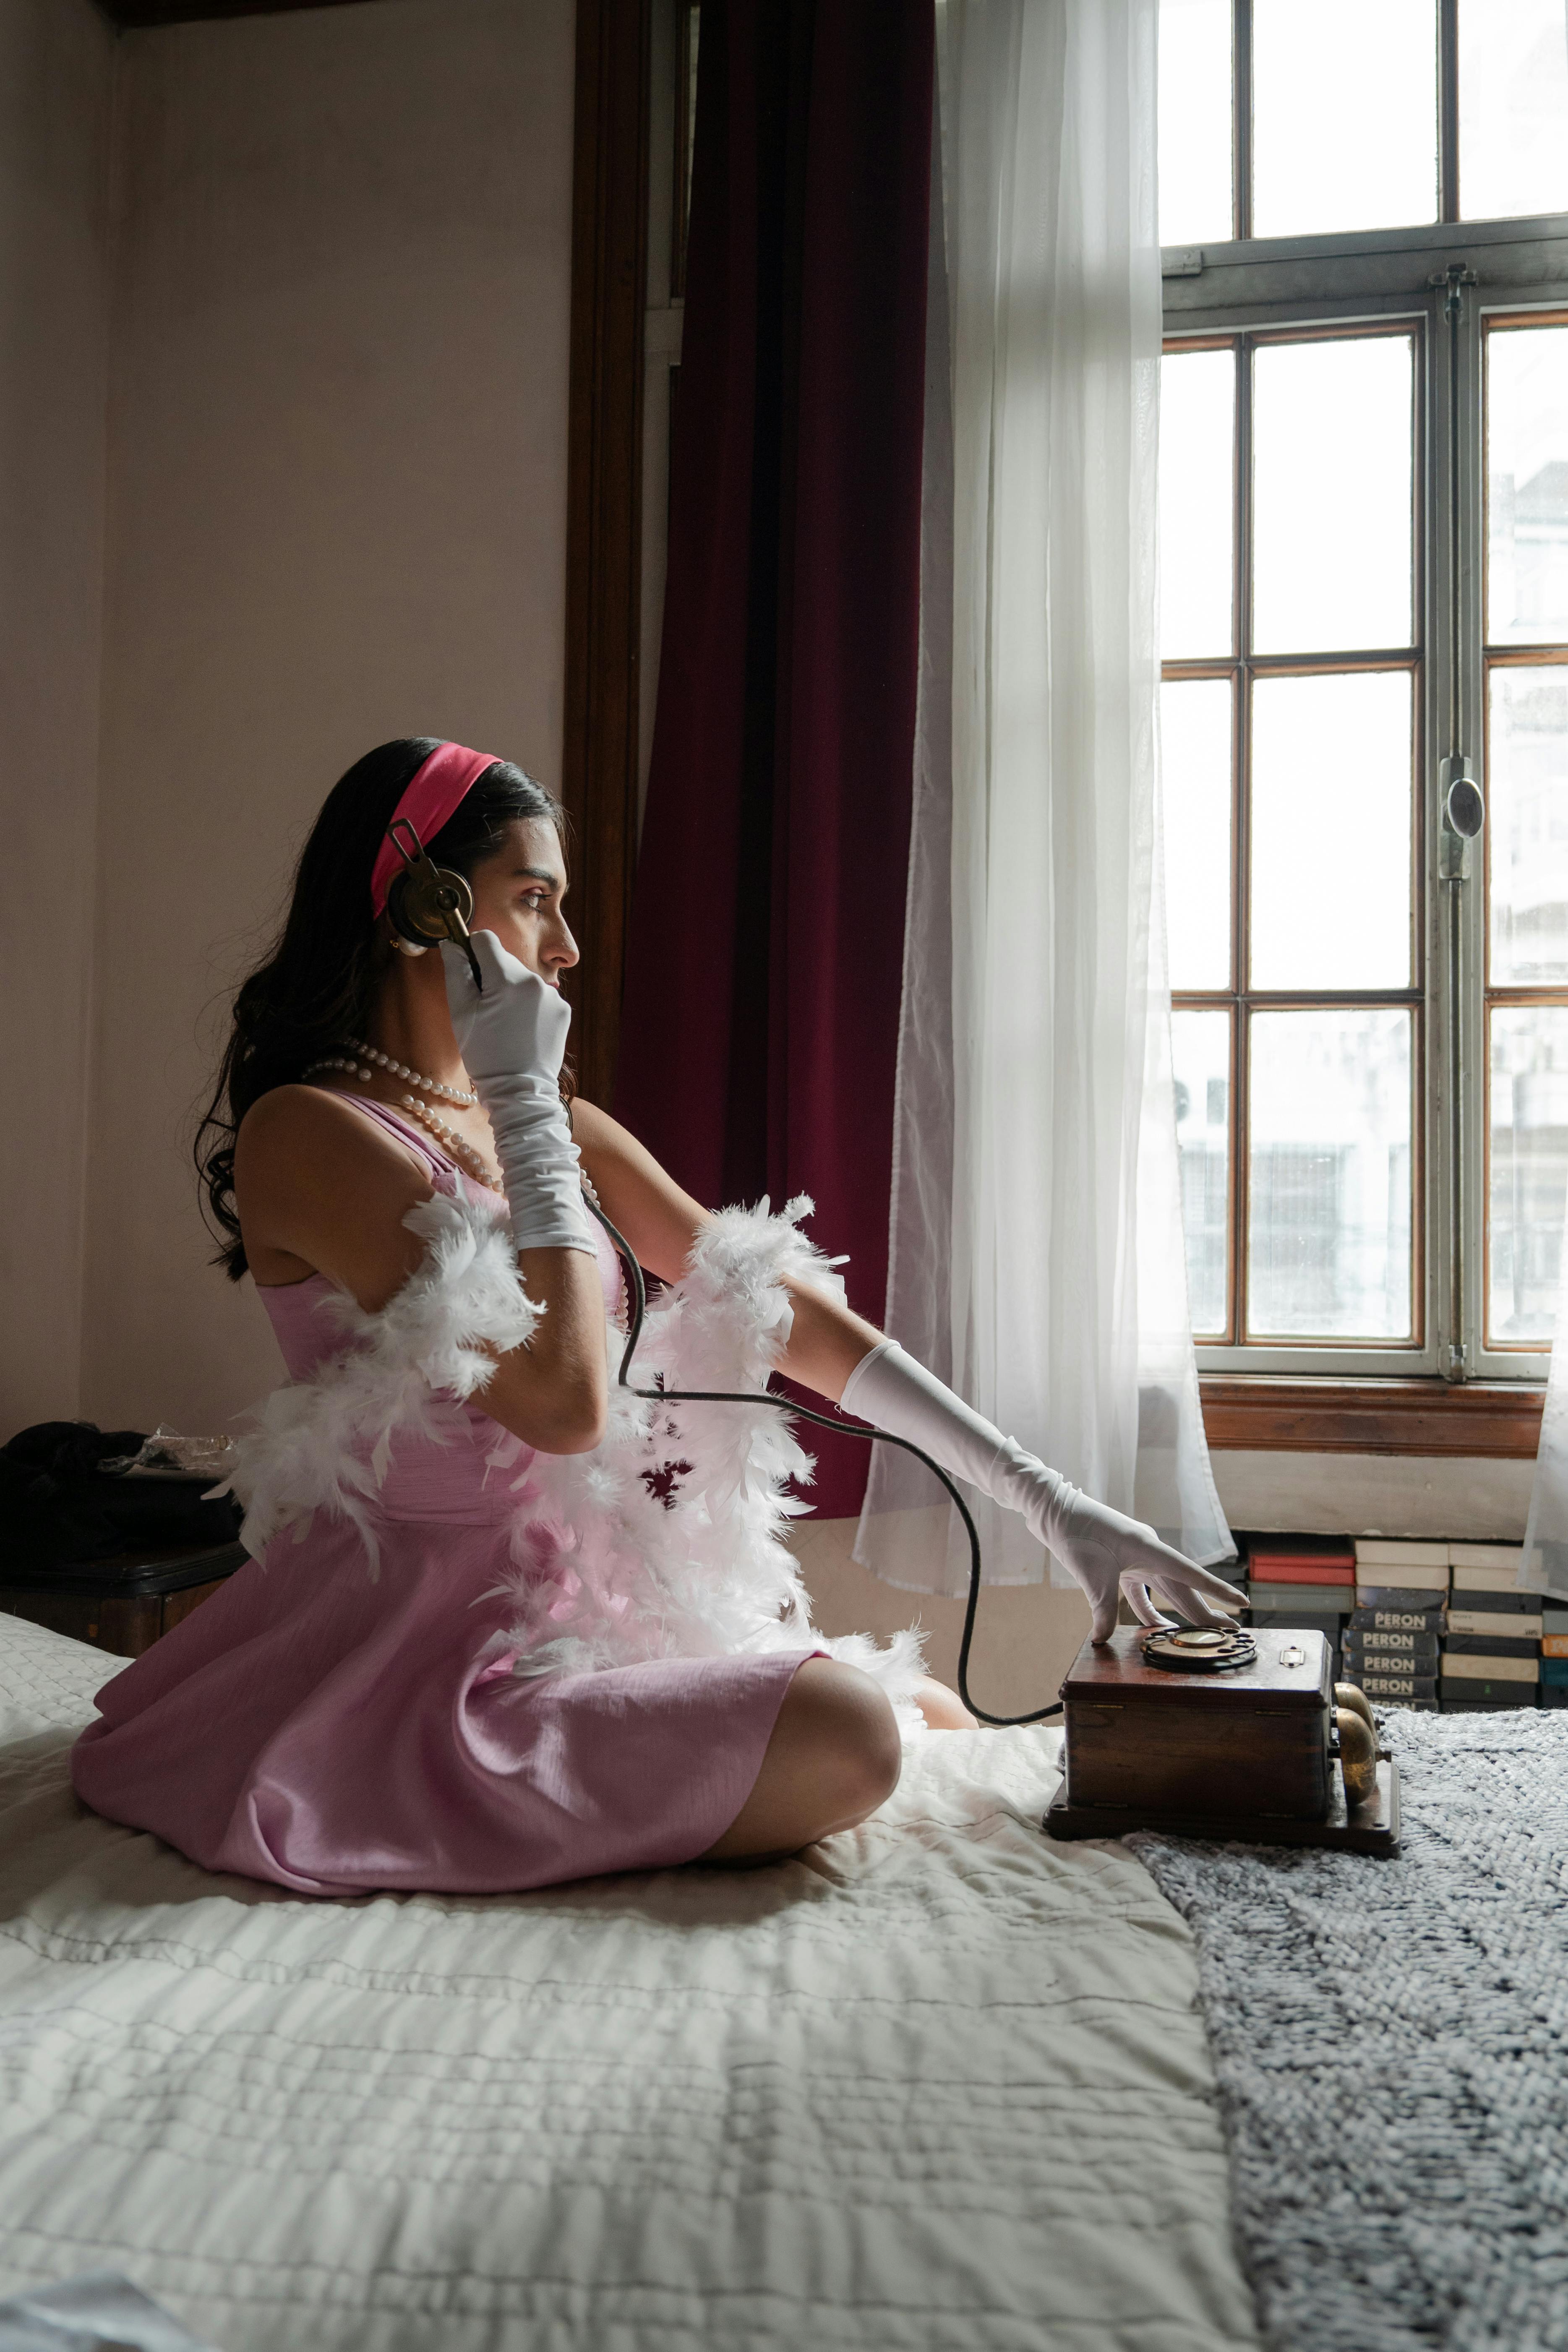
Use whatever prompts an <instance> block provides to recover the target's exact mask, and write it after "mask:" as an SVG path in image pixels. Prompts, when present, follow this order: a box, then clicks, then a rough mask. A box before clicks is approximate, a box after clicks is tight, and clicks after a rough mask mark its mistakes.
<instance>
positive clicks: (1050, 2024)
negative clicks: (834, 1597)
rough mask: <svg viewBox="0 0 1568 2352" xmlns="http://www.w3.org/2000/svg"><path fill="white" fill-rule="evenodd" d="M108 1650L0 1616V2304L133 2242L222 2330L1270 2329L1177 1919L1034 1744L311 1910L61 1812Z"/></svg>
mask: <svg viewBox="0 0 1568 2352" xmlns="http://www.w3.org/2000/svg"><path fill="white" fill-rule="evenodd" d="M104 1675H105V1661H104V1659H103V1658H102V1656H101V1654H100V1653H98V1652H97V1651H93V1650H89V1649H86V1648H83V1647H82V1646H80V1645H79V1644H78V1643H73V1642H67V1641H63V1640H61V1639H60V1638H59V1637H58V1636H57V1635H54V1634H50V1633H43V1632H41V1631H39V1630H38V1629H37V1628H36V1627H33V1626H30V1625H26V1624H23V1623H20V1622H17V1621H16V1620H15V1619H11V1618H3V1617H0V2294H5V2293H11V2292H14V2291H15V2290H16V2289H17V2288H18V2287H21V2286H23V2285H27V2284H37V2283H38V2282H41V2281H44V2280H48V2279H55V2278H61V2277H64V2276H67V2275H68V2274H70V2273H74V2272H79V2271H84V2270H88V2269H92V2268H98V2267H109V2268H113V2269H118V2270H122V2271H124V2272H126V2273H128V2274H129V2275H130V2276H131V2277H132V2278H133V2279H134V2280H135V2281H136V2282H137V2284H139V2285H140V2286H142V2287H143V2288H144V2289H145V2290H146V2292H147V2293H149V2294H152V2295H153V2296H155V2297H156V2298H158V2300H160V2301H161V2302H163V2304H165V2305H167V2306H168V2307H169V2308H170V2309H171V2310H172V2311H174V2313H175V2314H176V2315H178V2316H179V2317H180V2318H182V2319H184V2321H185V2322H186V2324H187V2325H188V2326H191V2327H193V2328H195V2330H196V2332H197V2333H198V2334H200V2335H202V2336H205V2337H206V2338H208V2339H209V2340H210V2342H211V2343H213V2344H214V2345H215V2346H217V2347H221V2352H350V2347H352V2352H426V2348H427V2347H442V2352H446V2348H447V2347H450V2352H502V2347H504V2352H567V2347H571V2352H656V2348H657V2352H695V2347H698V2346H699V2345H701V2346H703V2347H712V2352H742V2347H746V2352H775V2348H776V2347H811V2348H812V2352H832V2347H841V2346H854V2347H889V2352H894V2347H897V2352H948V2347H952V2352H960V2347H962V2352H1041V2347H1048V2352H1133V2348H1134V2347H1136V2352H1220V2348H1221V2347H1230V2346H1247V2347H1252V2346H1255V2345H1256V2343H1257V2340H1258V2339H1257V2336H1256V2334H1255V2331H1254V2323H1253V2318H1252V2311H1251V2304H1250V2299H1249V2297H1248V2295H1247V2290H1246V2288H1245V2285H1244V2284H1243V2282H1242V2279H1241V2277H1240V2274H1239V2273H1238V2271H1237V2263H1236V2256H1235V2253H1234V2251H1233V2249H1232V2245H1231V2242H1230V2236H1229V2229H1228V2221H1227V2198H1226V2174H1225V2160H1224V2153H1223V2147H1222V2142H1221V2137H1220V2129H1219V2124H1218V2119H1217V2116H1216V2112H1215V2097H1214V2084H1213V2077H1212V2074H1211V2071H1210V2066H1209V2060H1208V2054H1207V2050H1206V2046H1205V2040H1204V2035H1203V2030H1202V2026H1201V2023H1200V2021H1199V2017H1198V2012H1197V2009H1196V1976H1195V1969H1194V1959H1193V1953H1192V1949H1191V1947H1190V1944H1189V1941H1188V1937H1187V1931H1186V1929H1185V1928H1184V1926H1183V1925H1182V1923H1181V1922H1180V1921H1179V1920H1178V1918H1177V1916H1176V1914H1175V1913H1174V1911H1173V1910H1172V1909H1170V1908H1169V1907H1168V1906H1167V1905H1166V1904H1165V1903H1164V1902H1163V1900H1162V1898H1161V1897H1160V1895H1158V1894H1157V1893H1156V1892H1155V1889H1154V1886H1153V1884H1152V1881H1151V1880H1150V1879H1149V1878H1148V1876H1147V1875H1146V1874H1144V1872H1143V1871H1142V1869H1141V1868H1140V1866H1139V1865H1138V1864H1136V1863H1134V1862H1133V1861H1131V1858H1130V1857H1128V1856H1127V1855H1126V1854H1125V1853H1123V1852H1122V1851H1121V1849H1120V1848H1118V1847H1114V1846H1110V1847H1091V1846H1056V1845H1053V1844H1052V1843H1050V1841H1049V1840H1047V1838H1046V1837H1044V1836H1043V1835H1042V1833H1041V1832H1040V1830H1039V1828H1038V1826H1037V1823H1038V1819H1039V1815H1040V1812H1041V1811H1042V1808H1043V1806H1044V1804H1045V1802H1046V1801H1047V1797H1048V1795H1049V1793H1050V1790H1051V1789H1052V1787H1053V1785H1054V1782H1055V1779H1056V1775H1055V1772H1054V1770H1053V1769H1052V1766H1051V1758H1052V1756H1053V1754H1054V1752H1055V1742H1054V1739H1053V1738H1052V1736H1051V1735H1050V1734H1047V1733H1042V1732H1038V1731H1036V1732H1026V1731H1016V1732H1005V1733H995V1732H973V1733H962V1734H960V1733H952V1734H948V1735H945V1736H937V1737H933V1738H930V1739H928V1740H926V1741H924V1742H922V1743H921V1746H920V1747H919V1748H916V1749H915V1750H914V1751H912V1753H911V1755H910V1760H909V1762H908V1764H907V1767H906V1770H905V1776H904V1780H903V1783H902V1785H901V1787H900V1790H899V1791H898V1794H897V1796H896V1797H895V1799H894V1800H893V1801H892V1802H891V1803H890V1804H889V1806H888V1807H887V1808H886V1810H885V1811H883V1812H882V1813H881V1814H879V1816H878V1817H877V1819H876V1820H875V1821H874V1822H870V1823H868V1825H867V1826H866V1827H865V1828H864V1829H862V1830H860V1831H859V1832H856V1833H855V1834H854V1835H852V1836H846V1837H839V1838H833V1839H830V1840H828V1841H826V1843H823V1844H822V1845H820V1846H817V1847H815V1848H813V1849H812V1850H811V1851H810V1852H809V1853H807V1854H805V1856H803V1857H802V1858H800V1859H799V1860H797V1861H795V1862H792V1863H789V1864H781V1865H779V1866H777V1867H773V1868H768V1869H765V1870H760V1871H754V1872H748V1873H743V1874H729V1873H720V1872H702V1871H688V1872H668V1873H664V1874H658V1875H651V1876H647V1877H641V1878H622V1879H616V1880H605V1881H600V1882H597V1883H592V1884H587V1885H579V1886H574V1887H568V1888H564V1889H562V1890H559V1891H555V1892H552V1893H548V1894H544V1895H519V1896H516V1897H510V1898H505V1899H502V1898H498V1897H489V1898H486V1899H482V1900H475V1899H469V1898H452V1897H434V1896H416V1897H398V1898H390V1897H376V1898H370V1899H364V1900H361V1901H356V1902H339V1901H330V1902H329V1901H310V1900H301V1899H300V1898H299V1897H297V1896H293V1895H285V1894H284V1893H282V1892H281V1891H280V1890H273V1889H268V1888H266V1887H261V1886H258V1885H252V1884H250V1883H249V1882H247V1881H246V1880H243V1879H238V1878H214V1877H210V1876H208V1875H207V1874H205V1873H204V1872H202V1871H199V1870H197V1869H195V1868H194V1867H193V1866H192V1865H191V1864H188V1863H186V1862H184V1860H182V1859H181V1857H180V1856H179V1855H177V1854H175V1853H171V1852H170V1851H169V1850H168V1849H167V1848H166V1847H163V1846H161V1845H160V1844H159V1843H157V1842H156V1841H155V1840H154V1839H153V1838H150V1837H144V1836H139V1835H135V1834H132V1832H128V1831H123V1830H119V1829H115V1828H111V1827H110V1825H109V1824H107V1823H105V1822H100V1821H98V1820H96V1819H95V1818H94V1817H92V1816H91V1815H89V1814H87V1813H85V1812H84V1811H82V1810H81V1809H80V1808H79V1806H78V1805H77V1803H76V1801H75V1800H74V1798H73V1797H72V1795H71V1793H70V1790H69V1786H68V1780H67V1774H66V1762H65V1759H66V1751H67V1749H68V1745H69V1741H70V1738H71V1736H72V1734H73V1732H74V1730H75V1728H76V1727H78V1726H79V1724H80V1723H81V1722H83V1721H84V1720H85V1719H86V1717H88V1716H89V1713H90V1712H91V1706H90V1700H91V1694H92V1692H93V1691H94V1689H95V1688H96V1687H97V1686H98V1685H99V1684H100V1681H101V1680H102V1679H103V1678H104Z"/></svg>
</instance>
